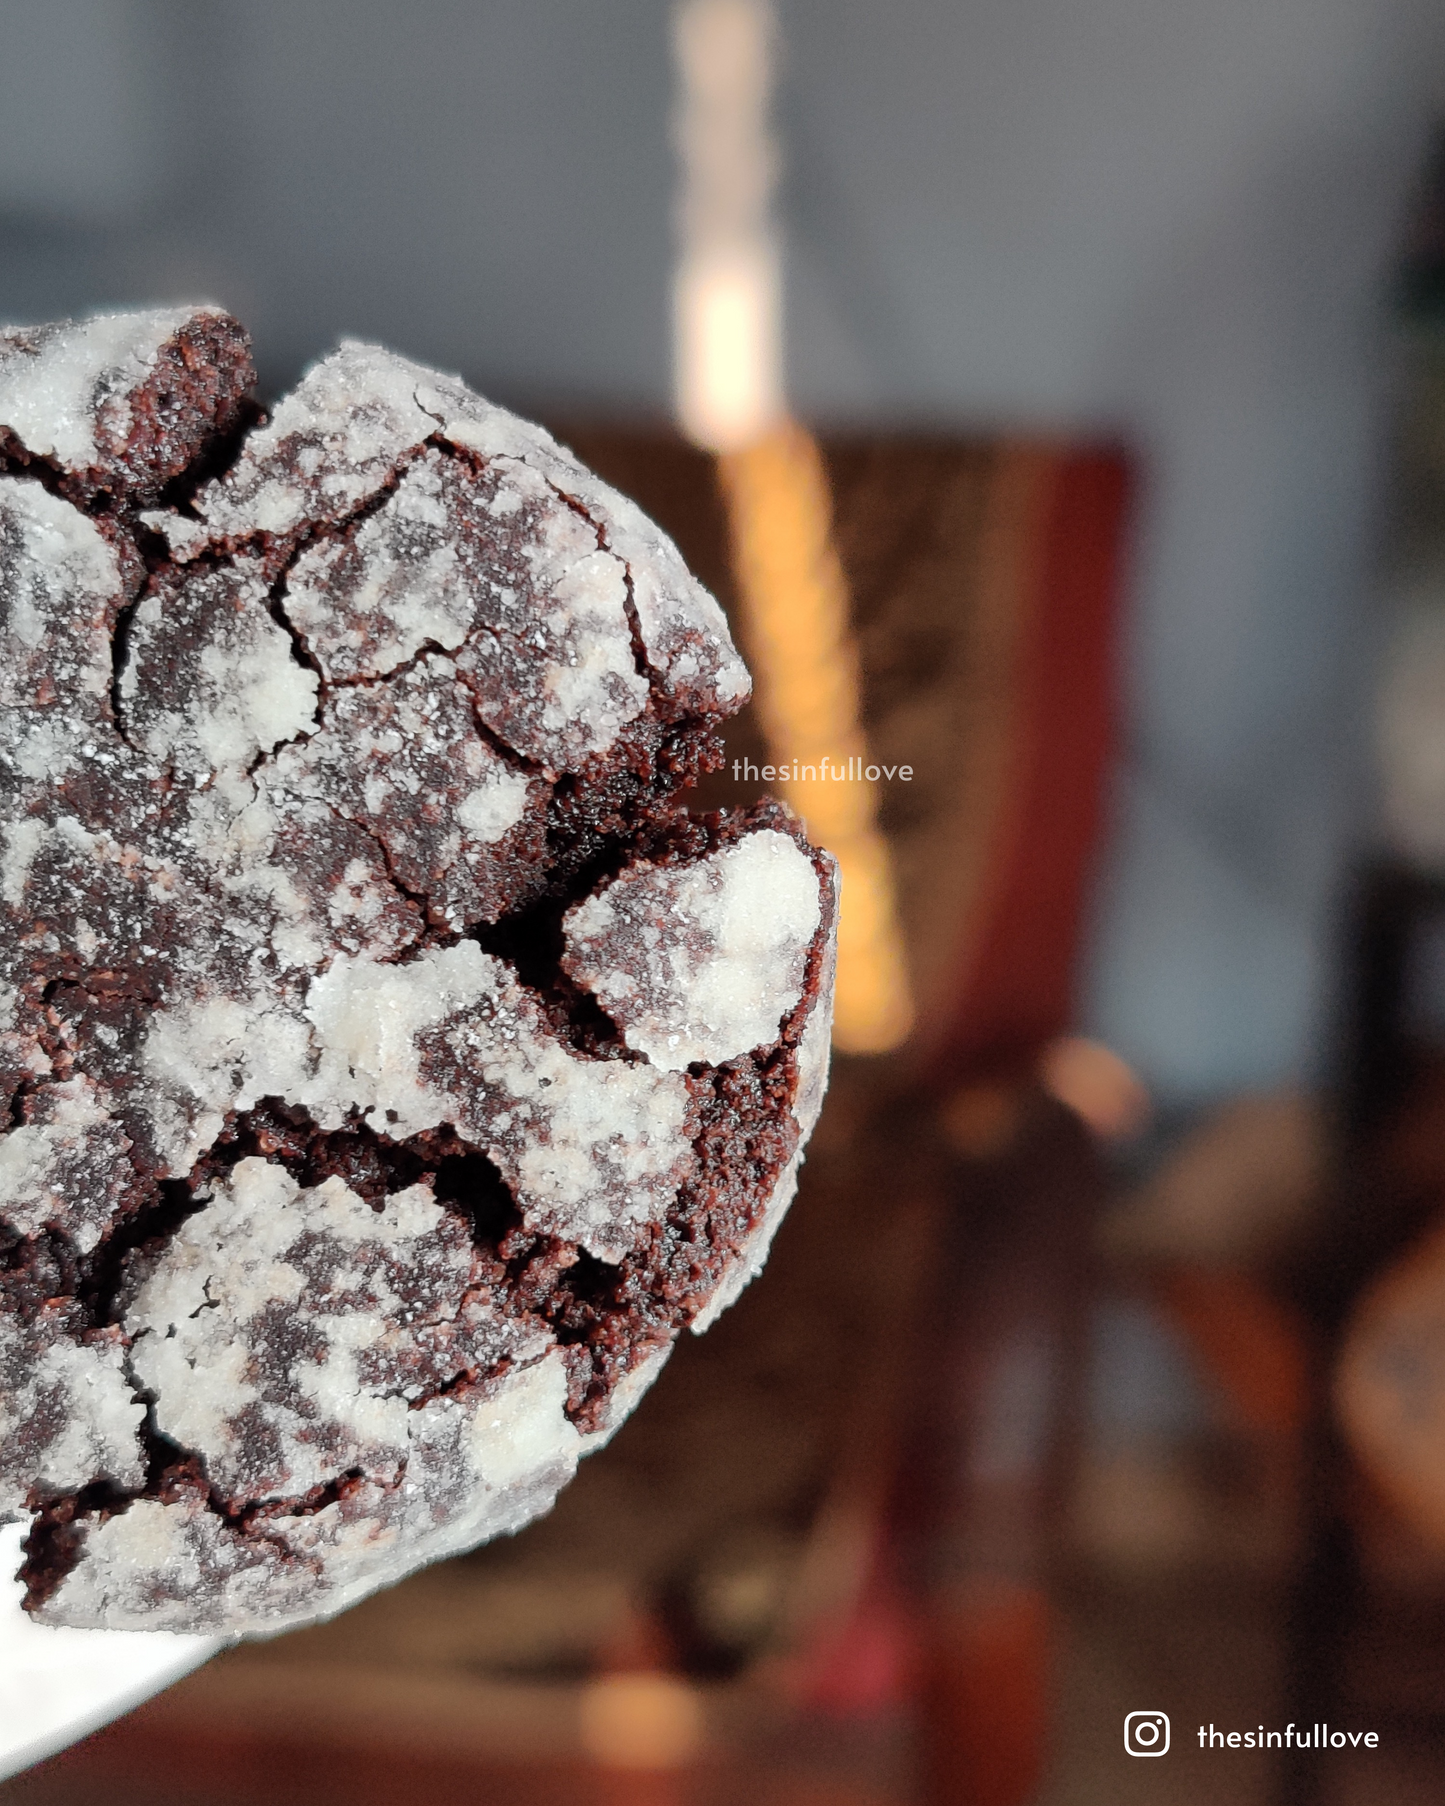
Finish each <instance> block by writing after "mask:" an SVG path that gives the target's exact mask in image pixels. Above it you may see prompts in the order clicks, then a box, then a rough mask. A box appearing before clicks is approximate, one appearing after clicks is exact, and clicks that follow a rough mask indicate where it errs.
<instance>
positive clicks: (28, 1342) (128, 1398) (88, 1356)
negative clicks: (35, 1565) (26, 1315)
mask: <svg viewBox="0 0 1445 1806" xmlns="http://www.w3.org/2000/svg"><path fill="white" fill-rule="evenodd" d="M78 1328H79V1326H78V1324H77V1323H76V1322H75V1321H74V1320H73V1317H72V1316H71V1315H70V1314H69V1311H68V1307H66V1306H65V1305H64V1304H63V1303H60V1302H52V1303H50V1304H47V1305H46V1306H45V1307H44V1309H42V1310H41V1311H40V1312H39V1313H38V1314H37V1316H36V1318H35V1319H34V1320H33V1321H32V1322H30V1323H25V1324H22V1323H17V1322H16V1321H14V1320H13V1319H12V1318H9V1317H6V1316H3V1315H0V1523H8V1522H11V1521H12V1520H13V1519H15V1518H17V1517H22V1516H24V1515H25V1506H26V1495H27V1494H28V1492H29V1491H30V1489H31V1487H32V1486H39V1487H41V1488H43V1489H45V1490H48V1491H53V1492H57V1493H64V1492H74V1491H78V1490H79V1489H80V1488H81V1487H83V1486H89V1485H91V1484H92V1483H93V1482H95V1481H98V1480H110V1481H113V1482H114V1483H115V1484H116V1485H118V1486H140V1485H141V1484H143V1482H144V1479H145V1464H144V1462H143V1460H142V1458H141V1450H140V1443H139V1439H138V1435H137V1432H138V1431H139V1429H140V1426H141V1423H142V1421H143V1419H144V1417H145V1409H144V1407H143V1406H142V1405H140V1404H138V1403H137V1402H136V1400H135V1399H134V1397H133V1396H132V1389H131V1384H130V1381H129V1380H128V1379H127V1378H126V1376H125V1370H124V1350H123V1348H122V1347H121V1344H120V1340H119V1337H118V1335H117V1334H116V1333H115V1332H114V1331H112V1332H111V1333H110V1334H109V1336H107V1337H101V1338H99V1339H96V1340H93V1341H91V1342H89V1343H86V1344H82V1343H81V1342H80V1340H79V1337H78V1334H77V1331H78ZM22 1476H23V1477H22Z"/></svg>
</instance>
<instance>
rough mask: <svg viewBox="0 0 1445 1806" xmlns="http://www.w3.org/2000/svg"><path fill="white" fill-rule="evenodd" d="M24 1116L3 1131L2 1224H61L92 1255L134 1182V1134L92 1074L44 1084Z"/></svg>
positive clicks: (25, 1228)
mask: <svg viewBox="0 0 1445 1806" xmlns="http://www.w3.org/2000/svg"><path fill="white" fill-rule="evenodd" d="M22 1107H23V1109H24V1113H25V1120H24V1122H23V1123H22V1124H21V1125H20V1126H19V1127H17V1128H13V1129H12V1130H11V1131H10V1133H9V1134H8V1135H6V1136H4V1137H0V1224H3V1225H4V1227H5V1228H6V1229H9V1230H11V1231H12V1232H13V1233H15V1234H17V1235H38V1234H39V1233H40V1231H41V1230H42V1229H47V1228H53V1229H55V1230H57V1231H58V1232H59V1233H60V1234H61V1235H64V1236H66V1237H68V1239H69V1240H70V1241H71V1242H72V1243H73V1244H74V1245H75V1247H76V1249H77V1250H78V1251H79V1252H80V1253H81V1254H89V1253H90V1251H91V1249H92V1248H94V1247H95V1246H96V1244H97V1243H98V1242H99V1241H100V1240H101V1238H102V1236H104V1235H105V1233H106V1231H107V1230H108V1229H109V1228H110V1227H111V1225H112V1223H113V1222H114V1221H115V1218H116V1216H117V1214H118V1213H119V1211H120V1209H121V1206H122V1205H123V1203H124V1201H125V1197H126V1193H127V1192H128V1191H129V1189H130V1187H131V1185H132V1183H133V1182H134V1175H133V1173H132V1172H131V1169H130V1165H129V1162H128V1160H127V1158H126V1156H127V1155H128V1154H129V1152H130V1145H131V1144H130V1138H129V1136H127V1134H126V1133H125V1130H124V1129H123V1128H122V1127H121V1125H120V1124H119V1123H118V1122H117V1121H116V1119H115V1117H114V1115H113V1114H112V1113H111V1110H110V1108H109V1100H108V1099H107V1098H106V1097H105V1095H104V1094H103V1093H102V1092H101V1090H100V1088H99V1087H98V1086H97V1085H96V1084H95V1083H94V1082H93V1081H92V1080H90V1079H87V1078H84V1077H78V1078H73V1079H67V1080H65V1082H64V1083H62V1084H59V1085H43V1086H41V1087H40V1088H39V1089H37V1090H36V1091H33V1092H32V1093H31V1094H30V1096H29V1097H27V1098H26V1099H25V1102H24V1105H23V1106H22Z"/></svg>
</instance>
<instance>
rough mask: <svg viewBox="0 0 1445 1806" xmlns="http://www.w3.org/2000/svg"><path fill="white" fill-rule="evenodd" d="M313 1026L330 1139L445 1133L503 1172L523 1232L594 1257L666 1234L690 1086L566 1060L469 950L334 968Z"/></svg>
mask: <svg viewBox="0 0 1445 1806" xmlns="http://www.w3.org/2000/svg"><path fill="white" fill-rule="evenodd" d="M306 1014H307V1017H308V1019H309V1021H310V1023H311V1024H312V1028H313V1032H314V1037H315V1043H316V1046H317V1056H318V1057H317V1061H316V1067H315V1074H314V1077H309V1078H307V1079H306V1080H304V1081H303V1082H302V1083H301V1085H300V1086H299V1088H298V1093H299V1096H300V1099H301V1101H302V1102H303V1103H304V1104H305V1106H306V1108H307V1109H308V1110H309V1111H310V1112H311V1114H312V1115H313V1116H314V1117H315V1119H316V1121H317V1122H318V1123H320V1124H321V1126H322V1127H323V1128H333V1127H340V1125H341V1124H342V1123H344V1122H345V1121H347V1120H348V1119H349V1118H351V1117H359V1118H360V1119H361V1120H370V1121H373V1122H375V1123H377V1124H379V1125H381V1124H384V1125H385V1126H386V1129H387V1132H388V1133H389V1134H393V1135H396V1136H407V1135H415V1134H418V1133H420V1132H421V1131H423V1130H425V1129H430V1128H434V1127H436V1126H437V1125H438V1124H440V1123H443V1122H447V1123H452V1124H453V1125H455V1127H456V1128H457V1129H458V1130H459V1131H460V1132H461V1133H462V1134H463V1136H464V1137H465V1138H466V1139H467V1140H468V1141H470V1142H473V1143H475V1144H476V1145H477V1146H478V1147H481V1148H483V1149H485V1151H486V1153H487V1154H488V1155H489V1157H490V1158H491V1159H492V1160H494V1161H495V1162H496V1164H497V1167H498V1169H499V1170H500V1172H501V1174H502V1176H503V1178H504V1179H505V1180H506V1181H507V1183H508V1185H509V1186H510V1188H511V1190H512V1193H513V1195H514V1197H515V1198H516V1200H517V1204H518V1206H519V1208H520V1210H521V1212H522V1217H523V1221H524V1222H526V1223H527V1224H528V1226H529V1227H532V1228H536V1229H542V1230H545V1231H547V1232H548V1233H549V1234H553V1235H557V1236H561V1237H563V1238H564V1239H566V1240H568V1241H574V1242H578V1243H580V1244H581V1245H582V1246H583V1247H584V1248H586V1249H587V1250H588V1251H589V1252H590V1253H593V1254H596V1255H597V1256H598V1257H599V1258H600V1259H604V1260H606V1259H614V1260H615V1259H618V1258H620V1257H621V1255H622V1254H623V1253H624V1252H625V1251H626V1249H627V1247H628V1246H629V1244H630V1242H631V1240H632V1236H633V1232H634V1231H635V1230H636V1228H637V1227H638V1226H639V1225H640V1224H645V1223H649V1222H657V1221H660V1220H661V1219H662V1217H663V1216H664V1215H665V1213H666V1211H667V1208H668V1206H669V1205H670V1204H671V1203H672V1202H673V1200H674V1199H675V1197H676V1195H677V1189H678V1186H679V1184H680V1183H681V1182H682V1180H683V1179H684V1178H685V1177H686V1176H687V1173H688V1172H689V1170H690V1168H691V1165H692V1150H691V1148H690V1146H689V1144H688V1141H687V1139H686V1137H685V1135H684V1133H683V1131H684V1128H685V1124H686V1119H687V1111H688V1093H687V1089H686V1087H685V1085H684V1084H683V1083H682V1082H681V1080H679V1079H677V1078H675V1077H673V1076H672V1075H670V1074H668V1073H666V1072H661V1071H658V1070H657V1069H655V1068H654V1067H652V1066H649V1065H632V1064H630V1063H626V1062H622V1061H605V1060H593V1059H584V1058H581V1057H579V1056H578V1055H576V1054H574V1053H572V1052H571V1051H570V1050H569V1049H568V1048H566V1047H565V1046H564V1045H563V1044H562V1043H561V1042H560V1041H559V1040H558V1038H557V1036H556V1034H555V1033H554V1032H552V1031H551V1030H550V1029H549V1028H548V1026H547V1024H546V1023H545V1021H544V1019H543V1017H542V1014H541V1012H540V1010H539V1009H538V1007H537V1005H536V1003H535V1002H534V1001H533V1000H532V999H531V998H530V997H529V996H528V995H527V993H526V991H525V990H524V988H523V987H522V986H521V985H520V984H518V983H517V981H516V979H515V978H514V977H513V976H512V974H511V973H510V972H509V970H508V969H507V967H506V966H505V965H503V963H502V962H501V961H500V960H497V959H493V958H491V957H489V956H488V955H487V954H485V953H483V952H482V951H481V949H480V948H479V947H478V946H477V944H476V942H475V941H461V942H459V943H458V944H457V945H456V946H454V947H445V948H434V949H429V950H428V951H427V952H425V953H423V954H421V955H420V956H419V957H418V958H417V959H415V960H412V961H409V962H408V963H407V964H405V965H400V966H379V965H376V964H374V963H372V962H369V961H356V960H338V961H336V962H335V963H334V964H333V965H332V967H331V969H330V970H329V971H328V972H326V973H324V974H323V975H322V976H321V977H319V978H318V979H317V980H316V981H315V983H314V984H313V985H312V986H311V989H310V993H309V995H308V998H307V1005H306Z"/></svg>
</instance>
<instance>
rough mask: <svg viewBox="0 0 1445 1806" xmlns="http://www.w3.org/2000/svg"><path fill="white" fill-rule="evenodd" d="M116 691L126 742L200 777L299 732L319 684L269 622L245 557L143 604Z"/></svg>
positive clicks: (241, 763)
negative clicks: (128, 738) (127, 736)
mask: <svg viewBox="0 0 1445 1806" xmlns="http://www.w3.org/2000/svg"><path fill="white" fill-rule="evenodd" d="M178 629H179V630H180V632H179V633H178ZM181 634H183V635H184V638H182V637H181ZM178 679H179V680H180V681H179V682H178V681H177V680H178ZM120 694H121V704H122V707H123V709H124V711H125V716H126V722H127V726H128V729H129V731H130V734H131V737H132V739H133V740H135V741H136V742H137V744H138V745H140V746H141V747H142V748H143V749H144V750H145V751H146V752H148V753H150V754H151V755H152V756H153V757H155V758H157V759H161V760H164V761H166V762H167V763H170V764H173V765H175V766H176V767H177V768H178V769H179V770H181V771H183V772H185V773H186V774H187V775H188V776H190V777H192V778H197V777H209V776H210V775H211V774H212V773H215V772H219V771H226V770H237V769H241V768H244V767H245V766H247V765H249V764H250V763H251V762H252V761H253V760H254V759H255V758H256V756H257V755H258V754H261V753H269V752H271V751H272V750H273V749H274V748H275V747H277V746H278V745H280V744H282V743H283V742H285V741H287V740H291V739H294V738H295V737H296V736H297V735H298V734H301V733H304V732H305V731H306V730H307V728H309V727H310V726H312V724H313V722H314V719H315V713H316V696H317V678H316V673H315V672H314V671H308V670H307V669H306V668H305V667H304V666H303V665H300V664H298V663H297V662H296V659H295V657H294V655H293V652H292V645H291V639H290V636H289V635H288V634H287V633H286V632H285V630H284V629H283V628H281V627H278V626H277V624H276V622H275V621H274V620H272V618H271V614H270V609H269V607H268V595H267V587H266V583H265V581H264V579H263V578H262V576H261V573H260V570H259V568H258V567H257V566H256V565H255V564H254V562H252V561H249V560H244V559H242V560H238V561H237V562H236V564H235V565H234V566H233V567H231V568H230V569H228V570H226V571H218V572H209V571H208V572H203V573H201V574H199V575H197V576H194V577H192V578H191V579H190V580H189V582H188V583H187V584H186V586H185V587H184V588H183V589H182V591H181V592H180V594H179V595H172V596H165V595H163V594H161V593H159V592H156V591H152V592H151V593H150V594H149V595H147V596H146V597H145V598H144V600H143V601H142V602H141V604H140V606H139V608H138V609H137V610H136V614H135V619H134V621H133V622H132V624H131V656H130V659H129V662H128V663H127V665H126V667H125V670H124V671H123V672H122V674H121V682H120Z"/></svg>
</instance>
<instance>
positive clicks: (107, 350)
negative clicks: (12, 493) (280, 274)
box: [0, 307, 218, 471]
mask: <svg viewBox="0 0 1445 1806" xmlns="http://www.w3.org/2000/svg"><path fill="white" fill-rule="evenodd" d="M216 311H218V310H216V309H214V308H212V309H206V308H201V309H197V308H192V307H179V308H163V309H158V310H157V311H155V312H153V313H125V314H97V315H96V316H95V317H94V318H92V319H89V320H80V321H76V322H74V323H69V322H67V323H65V324H63V325H59V326H45V327H36V328H34V329H32V330H29V331H26V330H24V329H21V330H19V331H14V332H8V333H7V332H4V331H0V427H7V428H8V429H9V430H10V431H11V432H12V433H13V434H14V435H15V437H16V438H17V439H18V440H19V441H20V443H21V444H22V445H23V446H24V447H25V449H26V450H27V451H28V452H29V453H30V455H31V456H32V457H36V458H50V459H53V460H54V461H55V462H56V463H57V464H59V465H60V466H61V467H62V469H65V470H71V471H84V470H88V469H90V468H92V467H93V466H94V465H95V464H96V463H97V462H98V461H99V456H100V448H99V446H98V444H97V437H98V433H99V430H100V422H101V420H102V418H106V425H107V426H108V427H109V428H110V429H111V433H110V436H112V437H116V438H123V437H124V434H125V430H126V427H127V425H128V402H127V399H126V398H127V395H128V393H129V392H130V391H131V390H133V389H136V388H139V387H140V386H141V384H142V383H144V382H145V380H146V378H147V377H148V376H149V375H150V374H151V372H152V370H153V369H154V368H155V363H156V359H157V357H158V355H159V353H160V351H161V348H162V347H163V346H164V345H165V344H166V342H167V341H168V340H169V339H171V338H173V337H174V336H175V334H176V333H177V332H178V331H179V330H180V328H181V327H182V326H184V325H185V324H186V322H187V321H188V320H192V319H194V318H195V317H196V315H197V313H207V312H210V313H214V312H216Z"/></svg>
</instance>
